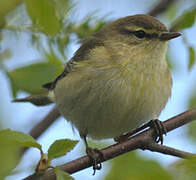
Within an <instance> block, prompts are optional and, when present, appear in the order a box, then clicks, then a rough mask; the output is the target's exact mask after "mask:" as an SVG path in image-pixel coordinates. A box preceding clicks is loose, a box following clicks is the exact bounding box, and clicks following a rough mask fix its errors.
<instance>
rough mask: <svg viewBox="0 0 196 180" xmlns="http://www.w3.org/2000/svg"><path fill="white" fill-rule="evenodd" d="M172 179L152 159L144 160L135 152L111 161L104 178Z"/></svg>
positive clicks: (133, 179)
mask: <svg viewBox="0 0 196 180" xmlns="http://www.w3.org/2000/svg"><path fill="white" fill-rule="evenodd" d="M107 179H112V180H119V179H125V180H126V179H127V180H157V179H158V180H172V177H171V175H170V174H169V172H168V171H166V170H165V169H164V168H163V167H161V165H160V164H159V163H158V162H157V161H154V160H146V159H144V158H142V157H140V156H139V155H137V154H136V153H127V154H125V155H122V156H120V157H118V158H115V159H114V160H113V161H112V167H111V170H110V172H109V173H108V174H107V175H106V177H105V180H107Z"/></svg>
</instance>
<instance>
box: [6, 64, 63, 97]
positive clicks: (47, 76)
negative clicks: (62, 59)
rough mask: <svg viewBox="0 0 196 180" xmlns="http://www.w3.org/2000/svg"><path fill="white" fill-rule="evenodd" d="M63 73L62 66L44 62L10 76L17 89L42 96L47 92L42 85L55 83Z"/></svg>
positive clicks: (17, 70) (19, 70)
mask: <svg viewBox="0 0 196 180" xmlns="http://www.w3.org/2000/svg"><path fill="white" fill-rule="evenodd" d="M62 71H63V66H62V65H57V64H55V63H51V62H42V63H37V64H31V65H27V66H23V67H20V68H17V69H14V70H13V71H11V72H9V73H8V74H9V78H10V79H11V82H12V85H13V87H14V88H15V89H17V90H23V91H26V92H28V93H31V94H41V93H43V92H45V91H46V90H45V89H44V88H42V85H43V84H45V83H48V82H51V81H53V80H54V79H55V78H56V77H57V76H58V75H59V74H60V73H61V72H62Z"/></svg>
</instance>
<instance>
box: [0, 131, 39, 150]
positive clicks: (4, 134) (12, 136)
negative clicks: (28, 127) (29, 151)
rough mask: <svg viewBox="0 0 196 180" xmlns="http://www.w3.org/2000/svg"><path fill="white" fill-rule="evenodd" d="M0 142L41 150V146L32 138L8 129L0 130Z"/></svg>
mask: <svg viewBox="0 0 196 180" xmlns="http://www.w3.org/2000/svg"><path fill="white" fill-rule="evenodd" d="M0 142H4V143H8V144H12V145H13V144H14V145H16V146H19V147H36V148H38V149H40V150H41V145H40V144H39V143H37V142H36V140H35V139H34V138H33V137H32V136H30V135H28V134H25V133H23V132H19V131H12V130H10V129H3V130H0Z"/></svg>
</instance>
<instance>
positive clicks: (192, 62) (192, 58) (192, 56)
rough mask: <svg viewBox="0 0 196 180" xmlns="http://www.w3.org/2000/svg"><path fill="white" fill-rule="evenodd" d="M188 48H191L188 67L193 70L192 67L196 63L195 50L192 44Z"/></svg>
mask: <svg viewBox="0 0 196 180" xmlns="http://www.w3.org/2000/svg"><path fill="white" fill-rule="evenodd" d="M188 50H189V65H188V68H189V70H191V69H192V67H193V66H194V64H195V51H194V49H193V47H192V46H189V47H188Z"/></svg>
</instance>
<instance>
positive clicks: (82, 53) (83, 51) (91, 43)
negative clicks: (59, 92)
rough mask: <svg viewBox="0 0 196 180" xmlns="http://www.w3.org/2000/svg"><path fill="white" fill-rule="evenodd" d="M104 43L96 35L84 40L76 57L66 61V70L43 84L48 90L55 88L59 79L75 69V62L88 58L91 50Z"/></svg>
mask: <svg viewBox="0 0 196 180" xmlns="http://www.w3.org/2000/svg"><path fill="white" fill-rule="evenodd" d="M103 45H104V43H103V41H100V40H99V39H97V38H95V37H92V38H89V39H87V40H84V41H83V44H82V45H81V47H80V48H79V49H78V50H77V51H76V53H75V55H74V57H73V58H72V59H71V60H70V61H68V62H67V63H66V66H65V69H64V71H63V72H62V73H61V74H60V75H59V76H58V77H57V78H56V79H55V80H54V81H53V82H50V83H46V84H44V85H43V87H44V88H46V89H48V90H52V89H54V88H55V86H56V83H57V81H58V80H60V79H62V78H63V77H65V76H66V75H67V74H68V73H69V72H70V71H71V70H72V69H73V67H74V62H79V61H83V60H85V59H87V57H88V54H89V51H90V50H92V49H94V48H96V47H97V46H103Z"/></svg>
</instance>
